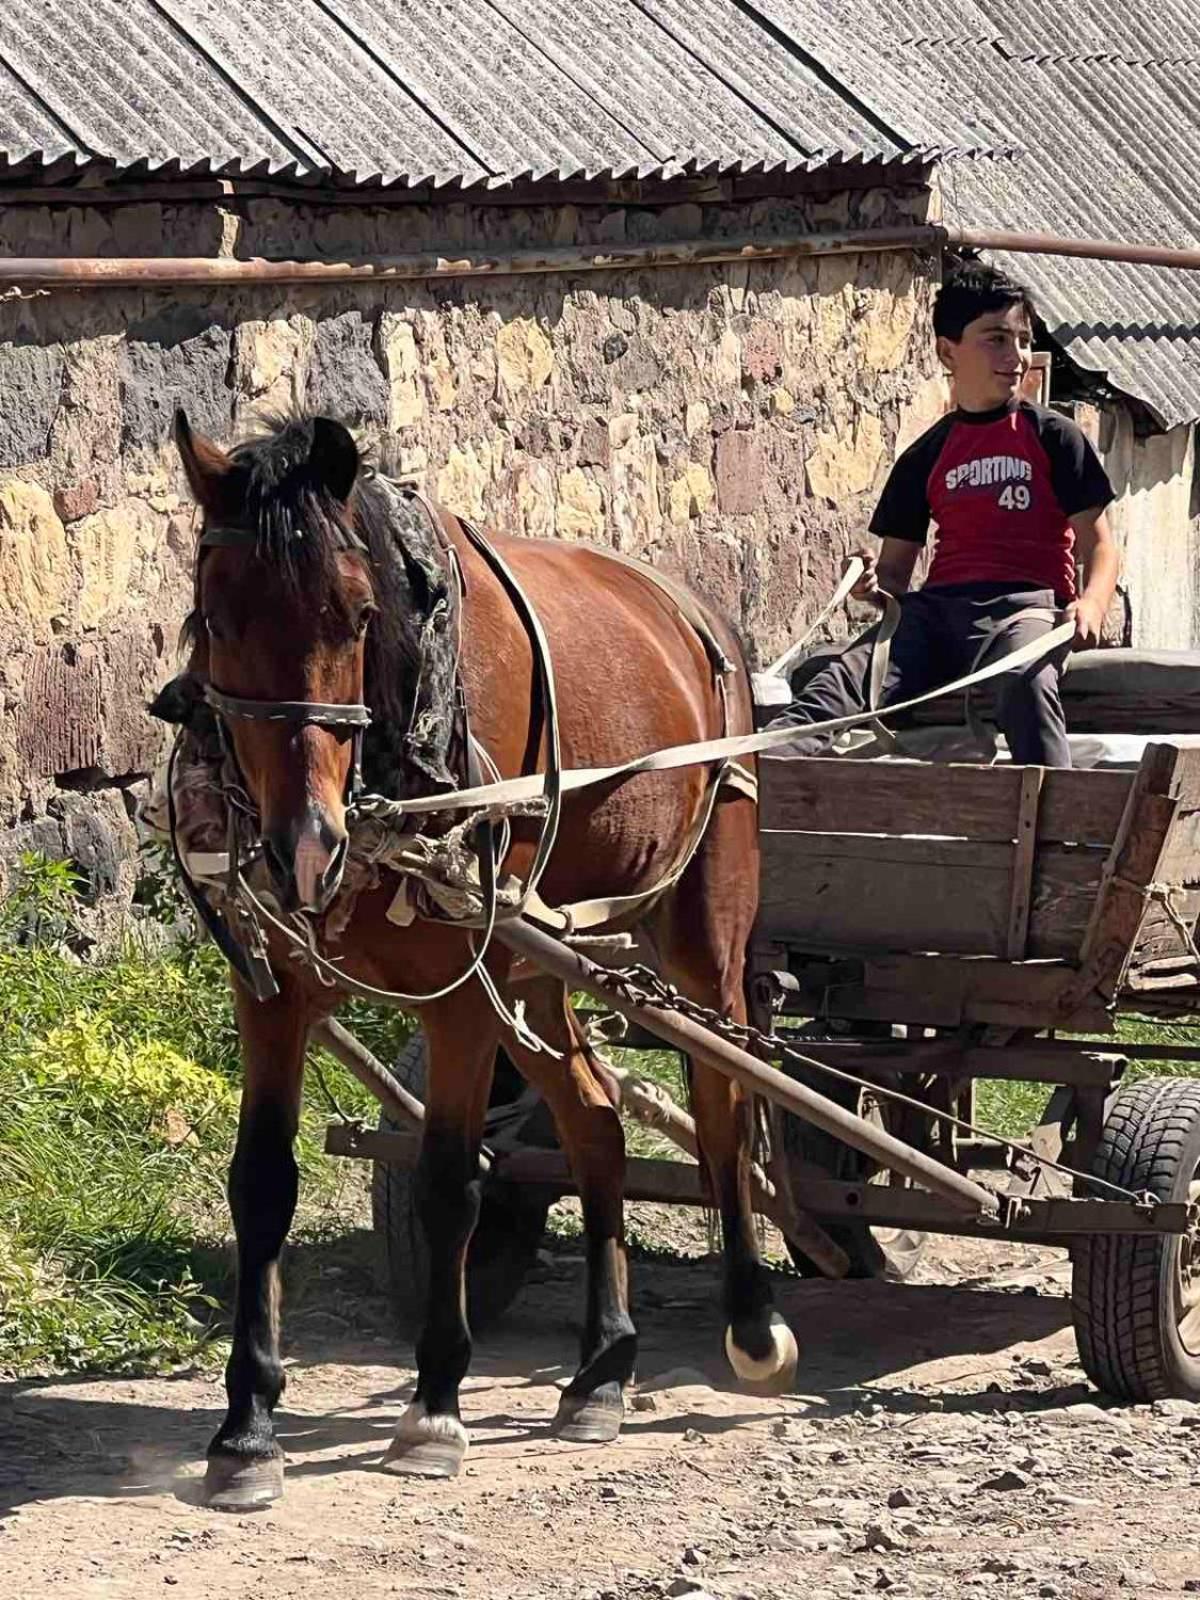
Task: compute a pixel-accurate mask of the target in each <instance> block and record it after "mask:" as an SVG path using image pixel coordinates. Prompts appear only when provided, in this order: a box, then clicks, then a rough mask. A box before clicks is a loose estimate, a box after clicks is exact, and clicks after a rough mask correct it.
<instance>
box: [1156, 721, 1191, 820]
mask: <svg viewBox="0 0 1200 1600" xmlns="http://www.w3.org/2000/svg"><path fill="white" fill-rule="evenodd" d="M1195 731H1196V729H1195V727H1194V726H1193V727H1191V728H1189V729H1188V732H1189V733H1195ZM1151 748H1152V749H1155V750H1161V749H1170V748H1172V747H1171V746H1169V745H1166V746H1164V745H1153V746H1151ZM1175 755H1176V760H1175V770H1174V774H1173V777H1172V780H1171V794H1172V796H1173V798H1174V799H1176V800H1178V802H1179V809H1180V810H1181V811H1196V810H1200V750H1176V752H1175Z"/></svg>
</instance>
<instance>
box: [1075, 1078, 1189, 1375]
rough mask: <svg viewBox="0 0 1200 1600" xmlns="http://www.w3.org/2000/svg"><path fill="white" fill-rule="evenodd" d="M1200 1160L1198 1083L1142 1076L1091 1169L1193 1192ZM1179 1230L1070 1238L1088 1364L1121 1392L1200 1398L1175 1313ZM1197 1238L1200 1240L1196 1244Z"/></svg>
mask: <svg viewBox="0 0 1200 1600" xmlns="http://www.w3.org/2000/svg"><path fill="white" fill-rule="evenodd" d="M1197 1166H1200V1083H1197V1082H1195V1081H1191V1080H1188V1079H1185V1078H1142V1079H1140V1080H1139V1081H1138V1082H1136V1083H1132V1084H1130V1085H1128V1086H1127V1087H1126V1088H1123V1089H1122V1090H1121V1091H1120V1092H1119V1094H1118V1095H1117V1097H1116V1099H1115V1101H1114V1103H1113V1105H1112V1107H1111V1109H1110V1111H1109V1114H1108V1117H1107V1118H1106V1120H1105V1124H1104V1130H1103V1133H1102V1135H1101V1138H1100V1145H1099V1148H1098V1150H1097V1152H1096V1159H1095V1161H1094V1162H1093V1164H1092V1170H1093V1172H1094V1173H1095V1174H1096V1176H1097V1177H1099V1178H1107V1179H1108V1181H1109V1182H1110V1183H1117V1184H1120V1185H1121V1187H1122V1188H1125V1189H1132V1190H1134V1191H1140V1190H1143V1189H1147V1190H1149V1191H1150V1193H1151V1194H1153V1195H1155V1196H1156V1197H1157V1198H1158V1199H1160V1200H1175V1201H1178V1200H1185V1201H1186V1200H1187V1198H1188V1190H1189V1187H1190V1185H1191V1183H1192V1182H1193V1180H1194V1177H1195V1174H1196V1169H1197ZM1182 1243H1183V1240H1182V1238H1181V1236H1180V1235H1178V1234H1164V1235H1162V1236H1160V1237H1154V1236H1151V1235H1137V1234H1126V1235H1124V1236H1121V1235H1110V1236H1109V1237H1107V1238H1105V1237H1102V1236H1097V1237H1095V1238H1092V1239H1088V1240H1083V1241H1080V1242H1078V1243H1076V1244H1075V1245H1074V1246H1073V1247H1072V1251H1071V1258H1072V1264H1073V1270H1072V1274H1071V1308H1072V1312H1073V1314H1074V1321H1075V1338H1076V1341H1077V1342H1078V1345H1079V1359H1080V1361H1081V1363H1082V1365H1083V1369H1084V1371H1085V1372H1086V1373H1087V1375H1088V1377H1089V1378H1090V1379H1091V1380H1092V1382H1093V1383H1094V1384H1095V1385H1096V1387H1097V1388H1098V1389H1101V1390H1103V1392H1104V1393H1105V1394H1110V1395H1112V1396H1114V1397H1115V1398H1116V1399H1118V1400H1132V1401H1142V1402H1145V1401H1149V1400H1165V1399H1169V1398H1172V1397H1175V1398H1178V1399H1181V1400H1200V1357H1198V1356H1193V1355H1190V1354H1189V1353H1188V1351H1187V1350H1186V1349H1185V1348H1184V1346H1183V1343H1182V1341H1181V1340H1180V1338H1179V1330H1178V1328H1177V1326H1176V1320H1175V1311H1176V1307H1175V1275H1176V1271H1177V1267H1178V1261H1179V1252H1180V1249H1181V1247H1182ZM1193 1248H1196V1246H1193Z"/></svg>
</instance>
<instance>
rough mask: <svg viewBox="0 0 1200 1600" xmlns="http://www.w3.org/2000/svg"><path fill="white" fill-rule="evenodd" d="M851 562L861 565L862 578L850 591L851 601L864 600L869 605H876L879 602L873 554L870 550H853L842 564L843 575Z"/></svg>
mask: <svg viewBox="0 0 1200 1600" xmlns="http://www.w3.org/2000/svg"><path fill="white" fill-rule="evenodd" d="M852 561H861V562H862V563H863V572H862V577H861V578H860V579H859V580H858V582H857V583H856V584H855V585H854V587H853V589H851V591H850V598H851V600H864V601H866V602H868V603H869V604H872V605H873V604H876V603H878V600H879V573H878V570H877V568H876V563H875V556H874V553H873V552H872V551H870V550H854V551H852V552H851V554H850V555H848V556H847V557H846V559H845V561H844V562H843V564H842V571H843V573H844V572H845V571H846V570H847V568H848V567H849V566H850V563H851V562H852Z"/></svg>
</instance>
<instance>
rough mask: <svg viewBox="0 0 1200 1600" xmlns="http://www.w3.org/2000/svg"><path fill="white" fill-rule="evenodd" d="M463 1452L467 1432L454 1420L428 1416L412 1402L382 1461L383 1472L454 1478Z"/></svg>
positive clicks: (418, 1402) (410, 1475)
mask: <svg viewBox="0 0 1200 1600" xmlns="http://www.w3.org/2000/svg"><path fill="white" fill-rule="evenodd" d="M466 1453H467V1430H466V1429H465V1428H464V1427H463V1425H462V1423H461V1422H460V1421H459V1420H458V1418H457V1417H452V1416H448V1415H446V1414H442V1415H439V1416H435V1417H431V1416H430V1415H429V1414H428V1412H427V1411H426V1410H425V1406H424V1404H423V1403H422V1402H421V1401H420V1400H414V1401H413V1403H412V1404H411V1405H410V1406H409V1408H408V1410H407V1411H406V1412H405V1413H404V1416H403V1417H402V1418H401V1419H400V1426H399V1427H398V1428H397V1429H396V1434H395V1437H394V1438H393V1440H392V1442H391V1444H390V1445H389V1446H388V1453H387V1455H386V1456H384V1458H383V1470H384V1471H385V1472H394V1473H396V1474H398V1475H399V1476H401V1477H408V1478H456V1477H457V1476H458V1469H459V1468H460V1467H461V1466H462V1464H463V1457H464V1456H465V1455H466Z"/></svg>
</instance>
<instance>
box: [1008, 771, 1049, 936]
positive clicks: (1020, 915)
mask: <svg viewBox="0 0 1200 1600" xmlns="http://www.w3.org/2000/svg"><path fill="white" fill-rule="evenodd" d="M1045 776H1046V774H1045V770H1044V768H1042V767H1022V768H1021V792H1020V799H1019V801H1018V804H1017V842H1016V847H1015V849H1014V851H1013V864H1012V894H1011V896H1010V899H1009V908H1008V939H1007V942H1006V948H1005V951H1004V953H1005V955H1006V956H1007V957H1008V959H1009V960H1010V961H1020V960H1021V958H1022V957H1023V956H1024V955H1025V947H1026V942H1027V940H1028V937H1029V913H1030V909H1031V907H1032V904H1033V862H1034V855H1035V853H1036V850H1037V819H1038V810H1039V808H1040V806H1041V799H1042V788H1043V780H1044V778H1045Z"/></svg>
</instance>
